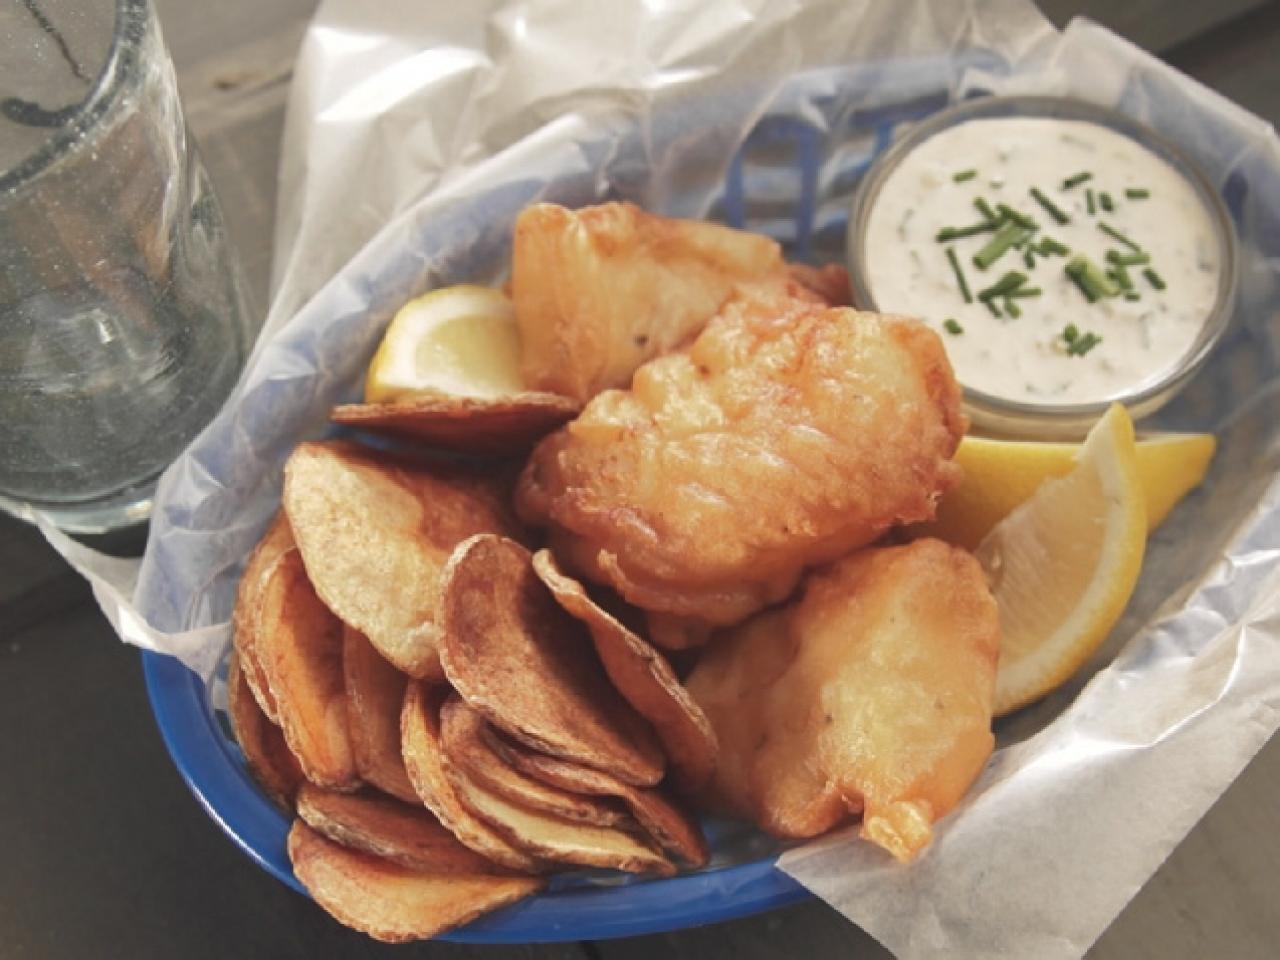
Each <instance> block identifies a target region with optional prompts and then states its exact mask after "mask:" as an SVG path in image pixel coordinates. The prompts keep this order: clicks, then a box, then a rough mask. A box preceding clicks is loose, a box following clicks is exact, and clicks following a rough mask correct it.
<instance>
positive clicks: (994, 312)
mask: <svg viewBox="0 0 1280 960" xmlns="http://www.w3.org/2000/svg"><path fill="white" fill-rule="evenodd" d="M982 302H983V303H985V304H986V305H987V309H988V310H990V311H991V315H992V316H993V317H999V316H1000V308H999V307H997V306H996V302H995V301H994V300H983V301H982Z"/></svg>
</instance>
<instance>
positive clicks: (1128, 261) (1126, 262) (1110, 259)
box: [1107, 250, 1151, 267]
mask: <svg viewBox="0 0 1280 960" xmlns="http://www.w3.org/2000/svg"><path fill="white" fill-rule="evenodd" d="M1150 262H1151V255H1150V254H1148V253H1143V252H1139V253H1121V252H1120V251H1119V250H1108V251H1107V263H1112V264H1115V265H1116V266H1117V267H1143V266H1146V265H1147V264H1148V263H1150Z"/></svg>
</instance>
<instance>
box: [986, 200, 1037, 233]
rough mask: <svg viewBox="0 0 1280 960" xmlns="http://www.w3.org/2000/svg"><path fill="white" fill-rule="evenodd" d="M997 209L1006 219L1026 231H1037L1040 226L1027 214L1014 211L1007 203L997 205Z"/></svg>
mask: <svg viewBox="0 0 1280 960" xmlns="http://www.w3.org/2000/svg"><path fill="white" fill-rule="evenodd" d="M996 209H997V210H999V211H1000V212H1001V213H1002V214H1004V218H1005V219H1006V220H1008V221H1009V222H1010V223H1016V224H1017V225H1018V226H1020V227H1022V229H1024V230H1035V229H1036V228H1037V227H1039V226H1040V225H1039V224H1038V223H1036V222H1035V221H1034V220H1032V219H1031V218H1030V217H1028V216H1027V215H1026V214H1025V213H1022V212H1021V211H1018V210H1015V209H1013V207H1011V206H1009V205H1008V204H1007V203H997V204H996Z"/></svg>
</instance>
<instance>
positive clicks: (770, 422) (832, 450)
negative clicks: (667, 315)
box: [516, 293, 965, 646]
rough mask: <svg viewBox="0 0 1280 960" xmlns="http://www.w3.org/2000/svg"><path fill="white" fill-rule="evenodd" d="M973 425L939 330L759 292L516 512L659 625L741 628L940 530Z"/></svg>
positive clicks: (539, 470) (597, 408)
mask: <svg viewBox="0 0 1280 960" xmlns="http://www.w3.org/2000/svg"><path fill="white" fill-rule="evenodd" d="M964 426H965V421H964V417H963V416H962V414H961V413H960V389H959V387H958V386H957V384H956V381H955V377H954V376H953V374H952V372H951V367H950V365H949V364H948V362H947V358H946V353H945V352H944V349H943V346H942V343H941V341H940V340H939V339H938V337H937V336H936V335H935V334H934V333H932V332H931V331H930V330H928V329H927V328H926V327H925V326H924V325H923V324H921V323H919V322H917V321H914V320H908V319H905V318H902V317H893V316H882V315H878V314H870V313H859V312H857V311H854V310H852V309H827V308H823V307H821V306H818V305H815V304H813V303H812V302H806V301H801V300H796V299H792V298H790V297H788V296H786V295H784V294H781V293H779V294H777V295H758V294H753V295H752V296H748V297H742V298H739V299H736V300H734V301H733V302H732V303H730V304H729V306H728V307H726V309H725V310H724V311H723V312H722V313H721V314H720V315H719V316H717V317H716V318H714V319H713V320H712V321H711V323H710V324H708V326H707V328H706V329H705V330H704V331H703V333H702V334H701V335H700V336H699V337H698V338H697V340H696V341H695V342H694V343H693V344H692V346H691V347H690V348H689V349H687V350H685V351H682V352H680V353H677V354H672V355H668V356H665V357H661V358H658V359H656V360H652V361H650V362H649V363H647V364H645V365H644V366H643V367H641V368H640V369H639V370H638V371H637V372H636V375H635V378H634V381H633V383H632V388H631V389H630V390H626V391H621V390H610V391H606V392H605V393H602V394H600V395H599V396H597V397H596V398H595V399H594V400H592V401H591V402H590V403H589V404H588V405H587V406H586V408H585V409H584V410H583V412H582V414H581V415H580V416H579V417H578V419H577V420H575V421H574V422H572V423H570V424H569V425H567V426H566V427H564V428H563V429H561V430H559V431H558V432H556V433H554V434H551V435H550V436H549V437H546V438H545V439H544V440H543V441H542V442H541V443H540V444H539V445H538V447H537V448H535V450H534V452H533V455H532V457H531V458H530V461H529V463H528V464H527V465H526V467H525V471H524V473H523V474H522V476H521V478H520V481H519V483H518V484H517V490H516V503H517V510H518V511H519V513H520V514H521V516H522V517H523V518H524V519H526V520H527V521H530V522H532V523H534V524H538V525H542V526H546V527H549V528H550V530H551V542H552V546H553V548H554V549H555V551H556V553H557V556H559V557H560V558H561V559H562V560H564V561H566V562H567V563H568V564H569V566H571V567H573V568H576V570H577V571H578V572H580V573H581V574H582V575H583V576H586V577H588V578H591V579H595V580H597V581H600V582H604V583H607V584H610V585H611V586H613V587H614V588H615V589H616V590H617V591H618V592H619V593H620V594H622V596H623V597H625V598H626V599H627V600H628V601H629V602H631V603H633V604H635V605H636V606H638V607H641V608H643V609H644V610H646V611H649V612H650V613H651V614H656V615H657V617H656V620H657V621H659V622H665V623H668V624H669V623H670V622H672V621H680V622H684V623H687V624H692V625H697V624H704V625H711V626H725V625H729V624H733V623H737V622H738V621H740V620H742V619H743V618H744V617H746V616H748V615H750V614H752V613H754V612H755V611H757V610H759V609H761V608H763V607H765V606H767V605H769V604H772V603H777V602H778V601H780V600H782V599H784V598H785V597H787V596H788V595H789V594H790V593H791V591H792V589H793V588H794V587H795V584H796V582H797V581H798V580H799V578H800V575H801V573H802V571H803V570H804V568H806V567H808V566H813V565H816V564H820V563H825V562H829V561H831V560H834V559H836V558H837V557H840V556H842V555H844V554H845V553H848V552H849V551H850V550H851V549H854V548H856V547H860V546H863V545H865V544H867V543H870V542H871V541H873V540H875V539H876V538H877V537H879V536H880V535H881V534H882V533H883V532H884V531H885V530H887V529H888V528H890V527H892V526H894V525H895V524H900V523H911V522H914V521H917V520H923V519H929V518H931V517H932V516H933V514H934V507H935V503H936V500H937V498H938V496H939V494H940V493H942V492H943V491H944V490H946V489H947V488H948V487H950V486H951V485H952V484H953V483H954V482H955V480H956V479H958V475H959V469H958V468H957V467H956V466H955V465H954V464H953V463H951V461H950V458H951V456H952V454H953V453H954V452H955V449H956V446H957V444H958V443H959V440H960V437H961V435H962V434H963V432H964ZM654 619H655V618H651V623H652V622H653V621H654ZM653 639H654V640H655V641H656V642H659V643H664V645H667V646H673V645H679V644H677V643H672V642H668V641H667V640H665V639H664V637H663V635H662V633H661V632H655V633H654V637H653Z"/></svg>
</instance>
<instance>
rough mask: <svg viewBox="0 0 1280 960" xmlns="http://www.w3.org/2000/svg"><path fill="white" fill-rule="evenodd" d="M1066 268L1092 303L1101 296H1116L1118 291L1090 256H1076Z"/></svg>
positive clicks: (1069, 275)
mask: <svg viewBox="0 0 1280 960" xmlns="http://www.w3.org/2000/svg"><path fill="white" fill-rule="evenodd" d="M1064 269H1065V271H1066V274H1067V276H1068V277H1070V278H1071V279H1072V280H1073V281H1075V285H1076V286H1077V287H1079V288H1080V292H1081V293H1083V294H1084V298H1085V299H1086V300H1088V301H1089V302H1090V303H1093V302H1094V301H1095V300H1097V299H1098V298H1099V297H1114V296H1115V295H1116V293H1117V292H1118V291H1117V290H1116V287H1115V285H1114V284H1113V283H1112V282H1111V280H1110V279H1109V278H1108V277H1107V275H1106V273H1105V272H1103V269H1102V268H1101V267H1100V266H1098V265H1097V264H1096V263H1094V262H1093V261H1092V260H1090V259H1089V258H1088V257H1083V256H1078V255H1077V256H1074V257H1072V258H1071V259H1070V260H1069V261H1067V265H1066V267H1065V268H1064Z"/></svg>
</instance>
